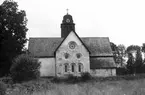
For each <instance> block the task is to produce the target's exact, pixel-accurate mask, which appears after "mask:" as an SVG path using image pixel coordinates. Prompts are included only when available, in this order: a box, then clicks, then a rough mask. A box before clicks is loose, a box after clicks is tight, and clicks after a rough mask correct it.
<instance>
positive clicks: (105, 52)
mask: <svg viewBox="0 0 145 95" xmlns="http://www.w3.org/2000/svg"><path fill="white" fill-rule="evenodd" d="M81 39H82V41H83V42H84V44H85V45H86V46H87V47H88V49H89V50H90V52H91V56H113V53H112V50H111V46H110V41H109V38H108V37H86V38H81Z"/></svg>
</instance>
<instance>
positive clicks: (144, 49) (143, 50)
mask: <svg viewBox="0 0 145 95" xmlns="http://www.w3.org/2000/svg"><path fill="white" fill-rule="evenodd" d="M142 52H144V53H145V43H143V45H142Z"/></svg>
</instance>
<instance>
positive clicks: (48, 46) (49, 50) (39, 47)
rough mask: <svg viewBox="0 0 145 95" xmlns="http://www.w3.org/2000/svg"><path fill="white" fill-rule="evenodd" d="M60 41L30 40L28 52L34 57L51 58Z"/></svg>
mask: <svg viewBox="0 0 145 95" xmlns="http://www.w3.org/2000/svg"><path fill="white" fill-rule="evenodd" d="M62 40H63V38H30V39H29V45H28V50H29V52H30V53H31V54H32V55H34V56H35V57H51V56H54V52H55V50H56V48H57V47H58V46H59V44H60V43H61V41H62Z"/></svg>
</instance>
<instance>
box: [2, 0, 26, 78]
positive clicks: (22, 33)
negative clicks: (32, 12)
mask: <svg viewBox="0 0 145 95" xmlns="http://www.w3.org/2000/svg"><path fill="white" fill-rule="evenodd" d="M26 25H27V18H26V13H25V11H24V10H18V5H17V2H14V1H12V0H5V1H4V2H3V3H2V4H1V5H0V32H1V33H0V76H2V75H4V74H6V73H8V72H9V69H10V67H11V64H12V60H13V58H14V57H16V56H17V55H19V54H21V53H22V49H23V48H24V44H25V43H26V42H27V39H26V32H27V30H28V29H27V27H26Z"/></svg>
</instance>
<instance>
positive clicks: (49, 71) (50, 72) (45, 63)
mask: <svg viewBox="0 0 145 95" xmlns="http://www.w3.org/2000/svg"><path fill="white" fill-rule="evenodd" d="M38 60H39V62H41V67H40V76H41V77H45V76H55V58H39V59H38Z"/></svg>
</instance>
